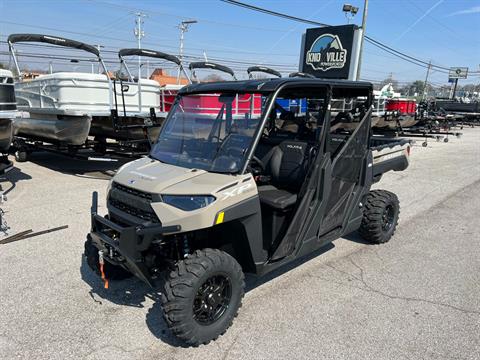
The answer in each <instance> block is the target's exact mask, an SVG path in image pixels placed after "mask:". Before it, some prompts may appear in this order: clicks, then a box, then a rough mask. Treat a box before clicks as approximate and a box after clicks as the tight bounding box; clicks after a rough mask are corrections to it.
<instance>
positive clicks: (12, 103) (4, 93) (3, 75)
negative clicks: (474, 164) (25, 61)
mask: <svg viewBox="0 0 480 360" xmlns="http://www.w3.org/2000/svg"><path fill="white" fill-rule="evenodd" d="M13 86H14V85H13V75H12V72H11V71H9V70H4V69H0V175H3V174H5V173H6V172H7V171H9V170H11V169H12V167H13V164H12V162H11V161H10V160H8V156H7V151H8V149H9V148H10V145H11V143H12V136H13V121H14V119H15V118H16V117H17V116H18V112H17V102H16V99H15V92H14V88H13Z"/></svg>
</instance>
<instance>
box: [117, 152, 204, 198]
mask: <svg viewBox="0 0 480 360" xmlns="http://www.w3.org/2000/svg"><path fill="white" fill-rule="evenodd" d="M205 173H206V171H205V170H199V169H188V168H183V167H178V166H174V165H169V164H165V163H162V162H160V161H158V160H154V159H151V158H147V157H145V158H141V159H138V160H135V161H132V162H130V163H128V164H125V165H124V166H122V167H121V168H120V169H119V170H118V172H117V174H116V175H115V176H114V178H113V181H115V182H118V183H120V184H122V185H124V186H128V187H133V188H135V189H138V190H140V191H144V192H149V193H155V194H160V193H162V192H163V190H164V189H166V188H168V187H171V186H172V185H175V184H177V183H180V182H183V181H185V180H189V179H192V178H195V177H197V176H200V175H202V174H205Z"/></svg>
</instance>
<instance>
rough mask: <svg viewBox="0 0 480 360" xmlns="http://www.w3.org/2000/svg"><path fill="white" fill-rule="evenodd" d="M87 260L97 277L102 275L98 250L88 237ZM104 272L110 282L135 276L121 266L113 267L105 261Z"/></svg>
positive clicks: (86, 243)
mask: <svg viewBox="0 0 480 360" xmlns="http://www.w3.org/2000/svg"><path fill="white" fill-rule="evenodd" d="M84 255H85V258H86V259H87V264H88V267H89V268H90V269H92V270H93V271H94V272H95V273H96V274H97V275H99V276H100V275H101V274H100V264H99V263H98V249H97V248H96V247H95V245H93V243H92V240H91V239H90V237H89V236H87V241H85V252H84ZM103 272H104V273H105V277H106V278H107V279H108V280H124V279H127V278H129V277H132V276H133V274H132V273H130V272H128V271H127V270H125V269H124V268H122V267H121V266H117V265H113V264H111V263H109V262H108V261H106V260H105V263H104V265H103Z"/></svg>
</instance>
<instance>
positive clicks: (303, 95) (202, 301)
mask: <svg viewBox="0 0 480 360" xmlns="http://www.w3.org/2000/svg"><path fill="white" fill-rule="evenodd" d="M209 66H210V65H209ZM213 67H215V66H213ZM216 68H217V69H218V67H216ZM372 92H373V89H372V85H371V84H370V83H365V82H350V81H330V80H318V79H311V78H289V79H284V78H278V79H262V80H248V81H232V82H218V83H208V84H196V85H189V86H186V87H185V88H183V89H182V90H180V92H179V95H178V96H177V99H176V101H175V104H174V106H173V107H172V110H171V111H170V113H169V115H168V116H167V119H166V120H165V123H164V124H163V126H162V129H161V131H160V135H159V137H158V139H157V141H156V143H155V145H154V146H153V148H152V151H151V152H150V154H149V156H148V157H144V158H141V159H138V160H136V161H133V162H131V163H129V164H126V165H124V166H123V167H122V168H120V169H119V170H118V172H117V174H116V175H115V176H114V178H113V180H112V182H111V184H110V186H109V189H108V197H107V209H108V214H106V215H101V214H98V209H97V208H98V206H97V202H98V199H97V195H96V193H94V195H93V201H92V209H91V219H92V227H91V230H90V232H89V234H88V237H87V241H86V243H85V256H86V259H87V264H88V265H89V266H90V267H91V268H92V269H93V270H94V271H96V272H97V273H99V274H100V275H102V278H103V279H106V280H115V279H121V278H125V277H127V276H129V275H132V274H133V275H135V276H137V277H138V278H140V279H141V280H143V281H144V282H146V283H147V284H149V285H151V286H152V287H154V288H155V289H158V290H159V291H160V293H161V299H160V301H161V305H162V307H163V310H164V315H165V321H166V324H167V326H168V328H169V329H171V331H172V332H173V333H174V334H175V335H176V336H177V337H179V338H180V339H182V340H183V341H184V342H186V343H187V344H189V345H199V344H206V343H208V342H209V341H211V340H214V339H216V338H217V337H218V336H220V335H221V334H223V333H224V332H225V331H226V329H227V328H228V327H229V326H230V325H231V324H232V321H233V319H234V318H235V316H237V313H238V309H239V307H240V305H241V300H242V297H243V295H244V292H245V281H244V273H250V274H254V275H257V276H261V275H263V274H266V273H268V272H271V271H272V270H274V269H277V268H279V267H281V266H283V265H285V264H287V263H290V262H292V261H293V260H295V259H299V258H301V257H304V256H306V255H310V254H312V253H313V252H314V251H316V250H318V249H320V248H321V247H322V246H324V245H325V244H327V243H329V242H331V241H333V240H335V239H337V238H339V237H342V236H344V235H345V234H348V233H351V232H352V231H356V230H358V231H359V233H360V235H361V236H362V237H363V238H365V239H366V240H368V241H371V242H374V243H377V244H379V243H384V242H387V241H389V240H390V239H391V237H392V236H393V234H394V231H395V228H396V225H397V222H398V218H399V201H398V198H397V197H396V196H395V194H393V193H391V192H388V191H385V190H373V191H371V190H370V188H371V185H372V184H373V183H374V182H376V181H379V180H380V178H381V176H382V175H383V174H384V173H386V172H388V171H391V170H393V171H402V170H405V169H406V168H407V167H408V155H409V152H410V144H409V142H408V141H406V140H395V139H393V140H392V139H385V138H378V137H374V136H372V133H371V113H372V98H373V96H372ZM334 100H335V101H334ZM299 104H300V105H299ZM332 104H353V105H354V106H352V107H351V108H350V109H345V108H334V107H333V106H332Z"/></svg>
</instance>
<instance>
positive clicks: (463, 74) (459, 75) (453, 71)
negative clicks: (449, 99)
mask: <svg viewBox="0 0 480 360" xmlns="http://www.w3.org/2000/svg"><path fill="white" fill-rule="evenodd" d="M467 75H468V67H452V68H450V70H449V71H448V78H449V79H466V78H467Z"/></svg>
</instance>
